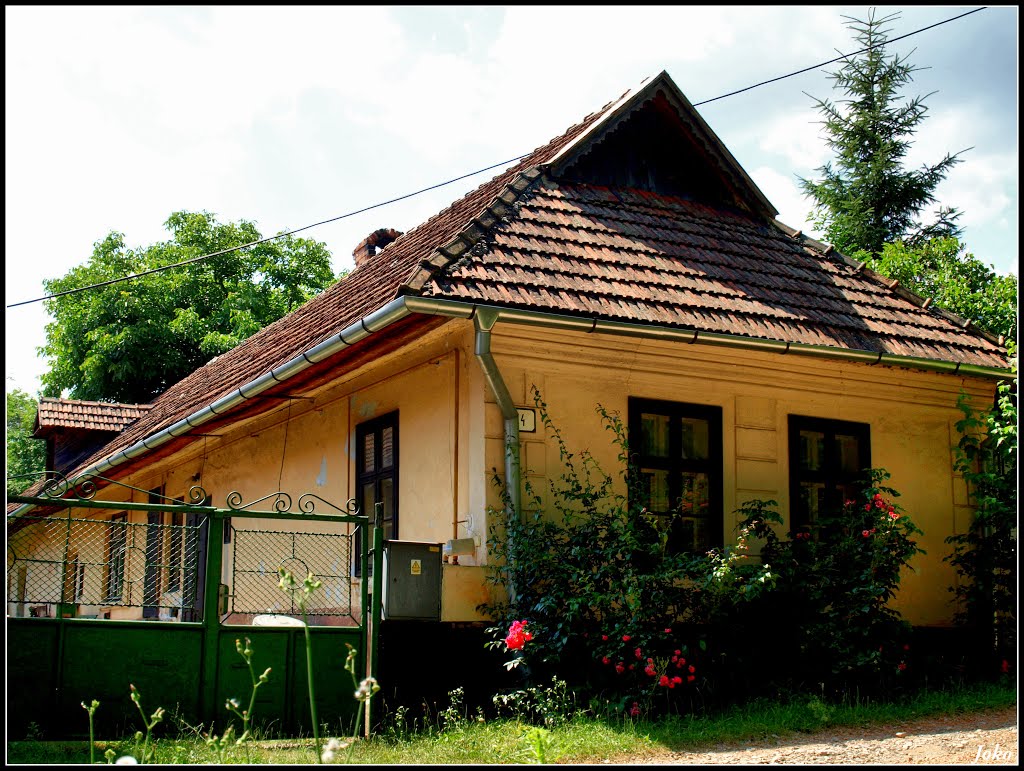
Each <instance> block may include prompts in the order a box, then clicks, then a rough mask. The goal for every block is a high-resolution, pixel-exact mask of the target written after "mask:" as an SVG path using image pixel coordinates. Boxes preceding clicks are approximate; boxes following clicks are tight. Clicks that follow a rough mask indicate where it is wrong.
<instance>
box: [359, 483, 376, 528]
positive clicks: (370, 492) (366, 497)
mask: <svg viewBox="0 0 1024 771" xmlns="http://www.w3.org/2000/svg"><path fill="white" fill-rule="evenodd" d="M376 502H377V485H375V484H374V483H373V482H370V483H369V484H365V485H363V508H362V513H363V514H365V515H366V516H368V517H369V518H370V524H371V525H372V524H373V518H374V517H375V516H376V515H377V510H376V509H375V508H374V507H373V504H375V503H376Z"/></svg>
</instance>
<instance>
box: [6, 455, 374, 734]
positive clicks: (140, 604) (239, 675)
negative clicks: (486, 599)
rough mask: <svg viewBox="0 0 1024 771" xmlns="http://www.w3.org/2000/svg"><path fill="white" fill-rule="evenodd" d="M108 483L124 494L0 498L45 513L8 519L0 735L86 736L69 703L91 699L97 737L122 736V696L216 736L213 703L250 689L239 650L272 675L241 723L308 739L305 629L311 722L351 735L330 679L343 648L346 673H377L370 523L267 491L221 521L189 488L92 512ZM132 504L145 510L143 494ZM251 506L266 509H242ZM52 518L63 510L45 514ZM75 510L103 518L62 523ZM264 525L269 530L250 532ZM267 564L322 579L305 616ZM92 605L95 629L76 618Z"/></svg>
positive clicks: (53, 481) (91, 486)
mask: <svg viewBox="0 0 1024 771" xmlns="http://www.w3.org/2000/svg"><path fill="white" fill-rule="evenodd" d="M110 485H113V486H115V487H117V488H120V489H130V490H137V488H130V487H129V486H126V485H122V484H120V483H117V482H114V481H113V480H109V479H105V478H103V477H99V476H96V475H89V476H87V477H83V478H78V479H76V480H73V481H69V480H66V479H64V478H63V477H59V476H57V475H53V476H51V478H50V479H49V480H48V481H47V482H46V483H45V484H44V485H43V486H42V488H41V490H40V491H39V492H38V494H36V495H32V496H11V497H9V499H8V500H9V501H11V502H17V503H27V504H31V505H33V506H34V507H45V508H46V509H47V510H49V512H50V513H49V514H43V513H35V512H34V511H33V512H30V513H28V514H25V515H22V516H19V517H10V516H9V517H8V521H7V603H8V605H7V706H8V710H7V715H8V726H7V729H8V737H9V738H18V737H22V736H25V735H26V734H27V733H29V732H30V731H38V732H40V733H41V734H42V735H43V736H44V737H45V738H74V737H80V736H84V735H86V733H87V721H86V716H85V712H84V710H83V709H82V707H81V703H82V702H85V703H89V702H91V701H92V700H93V699H96V700H98V701H100V703H101V706H100V708H99V710H98V711H97V712H96V723H97V728H98V731H100V732H101V735H104V736H111V737H118V736H123V735H126V734H131V733H133V732H134V731H135V730H136V728H138V727H139V720H140V718H139V715H138V711H137V709H136V707H135V705H134V704H133V703H132V701H131V699H130V696H129V694H130V685H135V686H136V688H137V689H138V691H139V693H140V695H141V697H142V706H143V708H144V709H145V710H146V711H147V714H149V713H151V712H152V711H153V710H155V709H156V707H158V706H161V707H164V709H165V710H166V711H167V714H168V719H165V721H164V722H165V724H166V725H169V726H171V727H172V728H173V726H174V724H175V723H177V724H178V726H177V727H178V728H187V727H188V726H193V727H198V726H205V730H209V729H210V727H211V726H212V727H213V729H214V730H215V731H217V732H219V731H221V730H223V728H224V727H225V726H226V724H227V722H228V721H229V719H230V714H229V713H228V712H227V710H226V709H225V706H224V705H225V702H226V701H227V700H228V699H229V698H237V699H239V700H240V701H243V703H244V701H245V699H246V698H247V697H248V695H249V692H250V688H251V681H250V676H249V671H248V668H247V666H246V663H245V661H244V660H243V659H242V658H241V657H240V656H239V655H238V652H237V650H236V643H237V642H244V641H245V640H246V639H248V640H250V641H251V646H252V648H253V650H254V657H253V665H254V667H255V668H256V669H257V670H258V672H262V671H263V670H264V669H266V668H267V667H270V669H271V675H270V679H269V681H268V683H267V684H266V685H264V686H262V687H261V688H260V690H259V691H258V695H257V703H256V707H255V709H254V722H255V724H256V725H260V726H262V727H263V728H265V729H266V730H269V731H270V732H273V733H280V734H282V735H297V734H298V733H305V734H307V735H308V733H309V732H310V730H311V727H312V725H311V718H310V714H309V696H308V686H307V675H306V656H305V630H304V629H303V626H302V623H301V619H302V618H303V616H304V618H305V620H306V622H307V623H308V624H309V631H310V636H311V639H312V651H313V671H314V679H315V682H316V696H317V713H318V718H319V719H320V722H321V724H323V725H325V726H326V729H325V730H326V732H328V733H330V732H342V731H344V732H345V733H347V732H348V731H349V730H351V728H350V727H351V724H352V720H351V719H352V716H353V715H354V710H355V709H356V708H357V702H356V701H355V700H354V698H353V697H352V690H353V689H352V683H351V679H350V676H349V674H348V673H347V672H346V671H345V670H344V662H345V659H346V657H347V654H348V647H347V646H349V645H351V646H352V647H353V648H355V649H356V650H357V651H358V654H359V658H358V666H359V669H357V671H358V672H365V673H366V675H367V676H373V675H375V674H376V666H377V656H376V650H377V648H378V645H377V641H378V635H379V623H374V620H375V619H376V620H379V619H380V618H381V613H380V597H381V576H382V569H381V561H382V551H383V534H382V533H383V531H382V530H381V528H380V527H379V523H377V522H374V523H373V525H372V526H371V523H370V521H369V518H368V517H367V516H365V515H363V514H360V513H359V512H358V510H357V508H356V504H355V502H354V501H350V502H348V503H347V504H345V506H344V507H338V506H335V505H334V504H331V503H330V502H328V501H325V500H324V499H322V498H319V497H318V496H315V495H312V494H306V495H303V496H302V497H300V498H299V499H298V501H297V508H298V512H297V513H293V512H292V511H291V508H292V499H291V498H290V496H288V495H287V494H286V493H281V492H279V493H274V494H272V495H270V496H266V497H264V498H261V499H259V500H257V501H254V502H252V503H249V504H245V505H243V502H242V498H241V496H240V495H239V494H238V493H231V494H230V495H229V496H228V498H227V504H228V508H226V509H222V508H216V507H213V506H208V505H205V504H206V503H207V502H208V500H209V498H208V496H207V495H206V493H205V491H203V490H202V489H201V488H198V487H193V488H192V490H191V491H190V493H189V499H190V500H191V501H192V503H187V504H186V503H182V502H181V501H177V500H173V499H169V498H163V496H158V497H159V498H161V499H162V500H161V501H158V502H153V503H146V504H143V503H125V502H117V501H110V500H97V499H96V498H95V494H96V492H97V491H98V490H99V489H101V488H104V487H108V486H110ZM139 492H143V493H146V494H147V495H148V496H150V497H149V499H150V500H153V497H152V492H150V491H139ZM163 501H167V502H166V503H165V502H163ZM265 501H272V504H270V510H262V511H261V510H254V508H253V507H255V506H257V505H258V504H261V503H263V502H265ZM318 507H319V508H321V509H324V508H326V509H328V511H332V512H337V513H321V512H320V511H317V508H318ZM55 508H56V509H57V510H65V509H66V512H67V513H66V514H65V515H63V516H56V515H55V514H54V509H55ZM75 509H97V510H101V512H103V514H102V516H103V517H104V518H102V519H100V518H91V517H81V516H79V517H77V518H76V517H72V510H75ZM136 511H141V512H145V513H146V520H145V522H130V521H128V520H129V514H128V512H136ZM107 512H109V513H107ZM161 519H162V520H163V521H162V522H161V521H160V520H161ZM267 523H272V526H271V529H264V530H258V529H256V527H255V526H257V525H260V524H262V525H263V526H266V524H267ZM311 523H315V527H311ZM274 528H281V529H274ZM332 528H333V529H334V530H335V531H336V532H330V530H331V529H332ZM363 533H366V534H367V535H368V536H369V537H365V536H363V535H362V534H363ZM357 535H358V536H359V537H357ZM353 544H357V546H356V547H355V548H353ZM356 564H358V567H359V568H360V570H359V572H358V575H361V576H367V577H369V576H372V578H369V579H364V580H358V579H354V578H353V577H352V575H353V574H354V573H356V571H355V570H353V569H352V568H354V567H356ZM281 567H284V568H285V569H287V570H290V571H291V572H292V573H294V574H295V576H296V578H298V579H299V580H300V581H301V579H303V578H305V577H306V574H307V573H312V574H313V575H314V576H315V577H316V578H317V579H318V580H319V581H320V583H321V587H320V589H318V590H317V591H316V592H313V593H312V594H310V595H309V596H308V597H307V598H306V599H305V611H306V612H305V614H302V613H301V612H300V609H299V607H298V606H297V604H296V598H295V597H294V596H293V595H290V594H288V593H286V592H284V591H282V590H281V589H280V588H279V587H278V581H279V573H278V569H279V568H281ZM222 576H230V580H229V581H222V580H221V577H222ZM368 581H369V582H372V584H373V588H372V590H371V588H370V586H369V585H368ZM356 587H358V588H356ZM97 608H100V609H103V613H104V614H105V615H106V618H100V617H98V616H99V614H98V613H94V612H86V611H95V610H96V609H97ZM140 609H141V611H140ZM133 615H134V616H135V617H136V618H129V616H133ZM140 617H141V618H140ZM367 725H369V721H367Z"/></svg>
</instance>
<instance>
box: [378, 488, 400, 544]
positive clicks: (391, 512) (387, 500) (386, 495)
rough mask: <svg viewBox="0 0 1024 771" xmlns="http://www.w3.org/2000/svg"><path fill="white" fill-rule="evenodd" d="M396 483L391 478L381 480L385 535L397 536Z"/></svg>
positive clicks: (386, 536)
mask: <svg viewBox="0 0 1024 771" xmlns="http://www.w3.org/2000/svg"><path fill="white" fill-rule="evenodd" d="M394 491H395V483H394V480H391V479H382V480H380V499H381V501H382V502H383V503H384V537H385V538H397V537H398V534H397V533H396V532H395V496H394Z"/></svg>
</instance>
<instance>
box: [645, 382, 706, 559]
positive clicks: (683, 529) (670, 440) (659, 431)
mask: <svg viewBox="0 0 1024 771" xmlns="http://www.w3.org/2000/svg"><path fill="white" fill-rule="evenodd" d="M629 451H630V460H631V466H632V473H633V474H634V475H635V476H634V484H633V485H632V488H633V489H632V490H631V494H633V495H637V494H639V496H640V499H641V500H640V501H639V502H638V503H639V505H641V506H643V507H645V508H646V509H647V511H648V512H650V513H651V514H654V515H656V516H658V517H663V518H665V519H666V520H667V521H668V528H669V529H668V547H669V549H670V550H671V551H673V552H676V553H680V552H689V553H703V552H706V551H707V550H708V549H711V548H714V547H719V546H721V545H722V410H721V408H720V407H713V406H709V405H703V404H687V403H684V402H670V401H661V400H655V399H640V398H630V400H629Z"/></svg>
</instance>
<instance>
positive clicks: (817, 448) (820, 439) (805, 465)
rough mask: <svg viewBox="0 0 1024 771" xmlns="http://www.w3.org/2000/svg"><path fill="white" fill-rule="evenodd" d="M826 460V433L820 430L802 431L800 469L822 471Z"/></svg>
mask: <svg viewBox="0 0 1024 771" xmlns="http://www.w3.org/2000/svg"><path fill="white" fill-rule="evenodd" d="M824 462H825V434H823V433H821V432H820V431H801V432H800V469H801V470H802V471H820V470H821V467H822V464H823V463H824Z"/></svg>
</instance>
